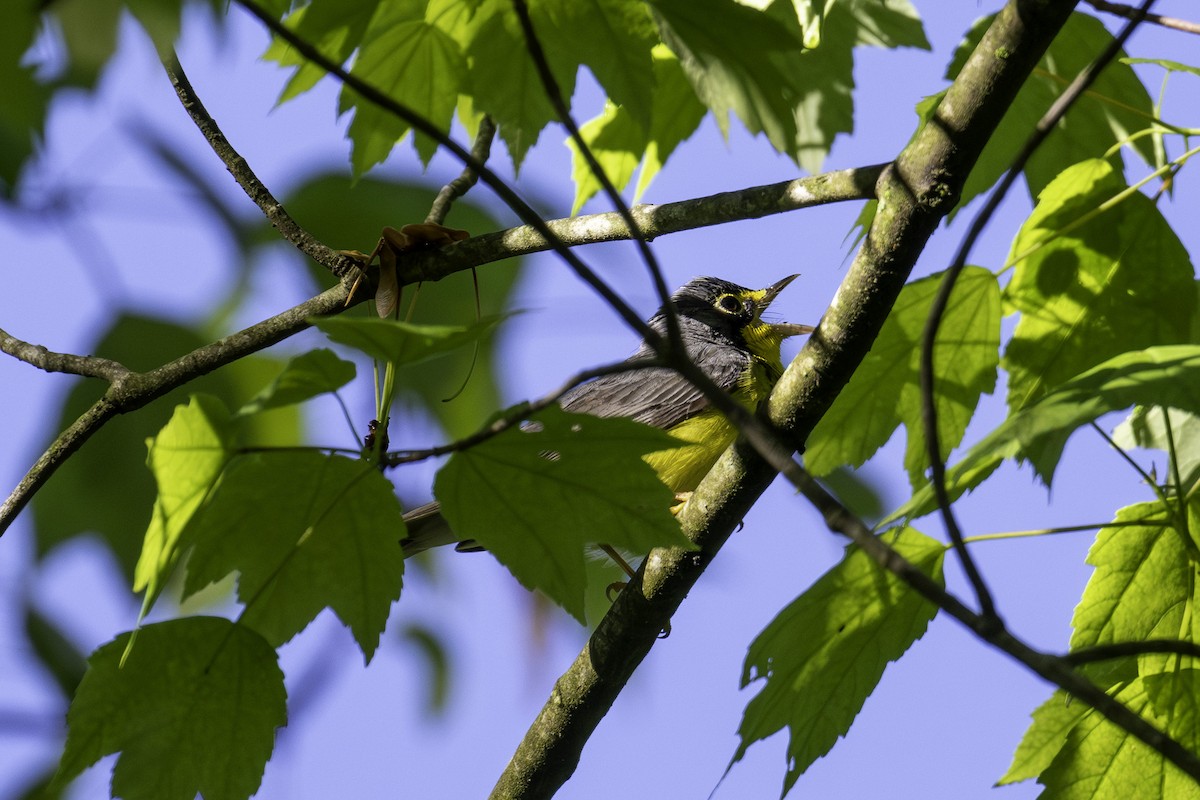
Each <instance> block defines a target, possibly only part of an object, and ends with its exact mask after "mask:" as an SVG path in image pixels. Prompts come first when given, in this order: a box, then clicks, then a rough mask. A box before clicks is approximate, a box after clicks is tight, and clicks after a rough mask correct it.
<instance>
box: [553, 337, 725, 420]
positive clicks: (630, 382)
mask: <svg viewBox="0 0 1200 800" xmlns="http://www.w3.org/2000/svg"><path fill="white" fill-rule="evenodd" d="M704 355H705V354H704V353H693V358H695V359H696V360H697V361H698V362H699V363H701V364H703V365H704V371H705V372H706V373H707V374H708V376H709V377H710V378H712V379H713V381H714V382H715V383H716V384H717V385H718V386H720V387H721V388H722V389H725V390H731V389H733V388H734V387H735V386H736V385H737V381H738V378H739V377H740V376H741V374H742V372H743V371H744V370H745V361H746V359H741V358H729V357H728V351H725V352H724V353H723V355H724V356H725V357H721V358H704ZM739 355H740V354H739ZM560 402H561V404H562V407H563V410H565V411H570V412H572V413H574V414H592V415H593V416H597V417H632V418H633V419H635V420H637V421H638V422H641V423H644V424H646V425H653V426H654V427H656V428H664V429H665V428H671V427H674V426H675V425H678V424H679V423H681V422H683V421H684V420H686V419H690V418H691V417H694V416H696V415H697V414H699V413H700V412H702V411H704V409H706V408H708V406H709V402H708V400H707V399H706V398H705V397H704V395H703V394H701V393H700V390H698V389H697V388H696V387H695V386H692V385H691V384H690V383H688V382H687V380H686V379H684V378H683V377H682V376H681V375H680V374H679V373H677V372H675V371H674V370H671V369H667V368H665V367H647V368H645V369H638V370H633V371H631V372H618V373H616V374H613V375H604V376H602V377H599V378H597V379H596V380H594V381H591V382H589V383H585V384H582V385H581V386H577V387H575V388H574V389H572V390H571V391H569V392H567V394H565V395H563V398H562V400H561V401H560Z"/></svg>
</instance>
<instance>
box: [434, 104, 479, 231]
mask: <svg viewBox="0 0 1200 800" xmlns="http://www.w3.org/2000/svg"><path fill="white" fill-rule="evenodd" d="M495 137H496V123H495V122H493V121H492V118H491V117H489V116H488V115H487V114H484V115H483V119H481V120H480V121H479V130H478V131H477V132H476V133H475V144H474V145H472V146H471V157H472V158H474V159H475V160H476V161H478V162H479V163H480V164H486V163H487V160H488V157H489V156H491V154H492V139H494V138H495ZM478 181H479V173H477V172H476V171H475V170H474V169H472V168H471V166H470V165H469V164H468V165H467V166H464V167H463V171H462V173H461V174H460V175H459V176H458V177H457V178H455V179H454V180H452V181H450V182H449V183H447V184H446V185H445V186H443V187H442V190H441V191H440V192H438V194H437V197H435V198H434V199H433V205H432V206H430V208H429V213H428V214H427V215H426V216H425V222H427V223H430V224H434V225H441V224H442V223H444V222H445V221H446V215H447V214H449V213H450V206H452V205H453V204H454V201H455V200H457V199H458V198H460V197H462V196H463V195H464V194H466V193H467V192H468V191H470V189H471V187H472V186H474V185H475V184H476V183H478Z"/></svg>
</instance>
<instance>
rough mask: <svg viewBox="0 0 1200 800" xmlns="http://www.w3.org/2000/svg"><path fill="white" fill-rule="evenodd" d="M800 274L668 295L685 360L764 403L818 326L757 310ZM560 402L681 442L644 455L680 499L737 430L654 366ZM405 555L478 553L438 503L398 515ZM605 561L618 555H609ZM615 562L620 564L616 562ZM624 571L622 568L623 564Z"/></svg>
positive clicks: (662, 315)
mask: <svg viewBox="0 0 1200 800" xmlns="http://www.w3.org/2000/svg"><path fill="white" fill-rule="evenodd" d="M797 277H799V276H797V275H788V276H787V277H785V278H783V279H781V280H778V281H776V282H775V283H773V284H771V285H770V286H768V287H767V288H765V289H747V288H746V287H744V286H739V285H738V284H736V283H732V282H730V281H727V280H723V279H721V278H713V277H701V278H693V279H692V280H690V281H688V282H687V283H686V284H684V285H683V286H682V287H680V288H679V289H678V290H677V291H676V292H675V293H674V294H673V295H672V296H671V303H672V305H673V306H674V308H675V313H676V314H677V319H678V321H679V334H680V338H681V339H682V341H683V344H684V347H685V349H686V350H687V354H688V356H689V358H691V360H692V362H693V363H695V364H696V366H698V367H699V368H700V369H701V371H703V372H704V374H705V375H707V376H708V377H709V378H710V379H711V380H712V381H713V382H714V383H715V384H716V385H717V386H719V387H721V388H722V389H724V390H725V391H727V392H729V393H730V394H732V395H733V397H734V398H735V399H736V400H737V401H738V402H740V403H741V404H742V405H744V406H745V407H746V408H749V409H750V410H754V409H756V408H757V407H758V405H759V403H761V402H762V401H764V400H766V399H767V396H768V395H770V393H771V389H772V388H774V386H775V383H776V381H778V380H779V377H780V376H781V375H782V374H783V363H782V360H781V356H780V346H781V344H782V342H783V340H784V339H786V338H788V337H791V336H797V335H800V334H806V333H811V332H812V331H813V330H814V328H813V327H812V326H809V325H799V324H795V323H790V322H768V321H766V320H764V319H763V313H764V312H765V311H766V310H767V308H768V307H769V306H770V305H771V303H772V301H774V300H775V298H776V297H777V296H778V295H779V293H780V292H782V291H783V290H784V288H786V287H787V285H788V284H790V283H791V282H792V281H794V280H795V279H796V278H797ZM669 313H670V312H669V311H668V310H667V307H666V306H664V307H662V308H660V309H659V310H658V311H657V312H656V313H655V314H654V316H653V317H651V318H650V319H649V320H648V322H647V324H648V326H649V327H650V328H651V329H652V330H653V331H655V332H656V333H658V334H659V335H660V336H664V337H665V336H666V335H667V331H668V314H669ZM654 356H655V351H654V348H653V347H651V346H650V345H649V344H648V343H646V342H642V344H641V346H640V347H638V349H637V350H636V351H635V352H634V353H633V355H631V356H630V357H629V360H630V361H635V360H641V361H644V360H648V359H652V358H654ZM559 403H560V405H561V406H562V408H563V410H564V411H568V412H571V413H576V414H591V415H593V416H597V417H628V418H630V419H633V420H635V421H637V422H641V423H644V424H646V425H652V426H654V427H657V428H661V429H663V430H665V431H667V432H668V433H670V434H671V435H672V436H674V437H675V438H676V439H679V440H680V444H679V446H678V447H674V448H671V449H667V450H661V451H658V452H654V453H648V454H647V455H645V456H643V458H644V459H645V461H646V462H647V463H648V464H649V465H650V466H651V467H653V468H654V470H655V472H656V473H657V474H658V477H659V480H661V481H662V482H663V483H664V484H666V486H667V487H668V488H669V489H671V490H672V491H673V492H675V494H676V496H677V497H678V498H686V497H687V496H688V495H689V494H690V493H691V492H692V490H693V489H695V488H696V486H697V485H698V484H699V483H700V480H701V478H703V477H704V476H705V475H706V474H707V473H708V471H709V470H710V469H711V468H712V466H713V464H715V463H716V461H717V459H718V458H719V457H720V455H721V453H723V452H724V451H725V449H726V448H727V447H729V445H730V444H732V443H733V441H734V439H736V438H737V429H736V428H735V427H734V425H733V423H731V422H730V421H729V420H728V419H726V417H725V415H724V414H723V413H722V412H721V411H719V410H718V409H717V408H715V407H714V406H713V405H711V404H710V403H709V401H708V399H707V398H706V397H705V396H704V395H703V393H701V391H700V390H699V389H697V388H696V387H695V386H693V385H692V384H690V383H689V382H688V381H687V379H685V378H684V377H683V376H681V375H680V374H679V373H678V372H676V371H675V370H673V369H670V368H669V367H659V366H650V367H643V368H639V369H636V370H631V371H625V372H615V373H611V374H608V375H603V376H601V377H598V378H595V379H593V380H591V381H588V382H587V383H583V384H580V385H579V386H576V387H575V388H573V389H571V390H570V391H568V392H567V393H566V394H564V395H563V396H562V397H561V398H560V399H559ZM404 521H405V525H406V529H407V530H406V534H407V535H406V537H405V538H404V539H403V540H402V541H401V545H402V547H403V549H404V557H405V558H408V557H409V556H412V555H415V554H417V553H420V552H423V551H425V550H428V549H430V548H433V547H438V546H441V545H448V544H456V545H457V546H458V549H459V550H463V551H469V550H478V549H480V548H479V547H478V546H476V545H475V544H474V543H473V542H472V541H471V540H470V536H469V534H470V532H469V531H463V532H462V534H464V535H459V533H457V532H455V531H453V530H451V528H450V526H449V524H448V523H447V522H446V520H445V518H444V517H442V515H441V507H440V505H439V504H438V503H437V501H434V502H432V503H427V504H425V505H423V506H419V507H417V508H414V509H412V510H411V511H409V512H408V513H406V514H405V515H404ZM603 549H604V550H605V552H607V553H609V555H610V556H613V557H614V558H618V559H619V556H617V555H616V553H615V552H614V551H612V550H611V548H607V547H604V548H603ZM619 563H620V562H619ZM621 566H622V567H623V568H625V569H626V570H627V571H628V567H627V566H626V565H625V564H623V563H622V564H621Z"/></svg>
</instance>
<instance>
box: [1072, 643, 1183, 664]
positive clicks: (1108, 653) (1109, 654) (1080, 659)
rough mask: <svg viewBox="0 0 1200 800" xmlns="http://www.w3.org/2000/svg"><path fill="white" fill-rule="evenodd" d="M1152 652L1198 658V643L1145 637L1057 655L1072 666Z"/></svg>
mask: <svg viewBox="0 0 1200 800" xmlns="http://www.w3.org/2000/svg"><path fill="white" fill-rule="evenodd" d="M1152 653H1174V654H1176V655H1181V656H1194V657H1196V658H1200V645H1198V644H1196V643H1195V642H1188V641H1184V640H1183V639H1146V640H1145V641H1141V642H1111V643H1109V644H1097V645H1093V646H1092V647H1082V648H1080V649H1078V650H1072V651H1071V652H1069V653H1064V654H1063V655H1061V656H1059V658H1061V659H1062V660H1063V661H1064V662H1066V663H1068V664H1070V665H1071V666H1073V667H1078V666H1079V665H1081V664H1091V663H1093V662H1095V661H1108V660H1109V659H1113V658H1123V657H1124V656H1143V655H1150V654H1152Z"/></svg>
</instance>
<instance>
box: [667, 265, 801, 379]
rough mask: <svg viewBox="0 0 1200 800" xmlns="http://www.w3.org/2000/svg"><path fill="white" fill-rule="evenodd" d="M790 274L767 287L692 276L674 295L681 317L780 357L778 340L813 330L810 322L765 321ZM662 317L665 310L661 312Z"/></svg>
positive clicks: (752, 349)
mask: <svg viewBox="0 0 1200 800" xmlns="http://www.w3.org/2000/svg"><path fill="white" fill-rule="evenodd" d="M797 277H799V276H797V275H789V276H787V277H786V278H783V279H782V280H779V281H776V282H775V283H773V284H771V285H770V286H768V287H767V288H765V289H747V288H746V287H745V286H738V285H737V284H736V283H731V282H729V281H726V280H722V279H720V278H693V279H692V280H690V281H688V282H687V283H686V284H684V285H683V286H682V287H680V289H679V290H678V291H676V292H675V294H674V295H672V297H671V299H672V301H673V302H674V303H675V308H676V309H677V310H678V312H679V315H680V317H683V318H687V319H690V320H694V321H695V322H699V323H701V324H703V325H705V326H707V327H708V328H711V329H713V330H714V331H716V332H717V333H719V334H721V335H722V336H723V337H725V338H726V339H729V340H730V341H731V342H733V343H736V344H739V345H744V346H745V347H746V349H748V350H749V351H750V352H752V353H754V354H755V355H758V356H761V357H763V358H767V359H772V360H774V359H778V358H779V344H780V342H782V341H783V340H784V339H786V338H788V337H789V336H796V335H799V334H802V333H811V332H812V331H813V328H812V326H810V325H798V324H796V323H792V322H766V321H764V320H763V318H762V315H763V312H765V311H766V310H767V308H768V307H769V306H770V305H771V302H772V301H774V299H775V298H776V297H778V296H779V293H780V292H782V291H783V290H784V288H785V287H786V286H787V285H788V284H789V283H791V282H792V281H794V280H795V279H796V278H797ZM659 317H660V318H662V317H663V315H662V312H659Z"/></svg>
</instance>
